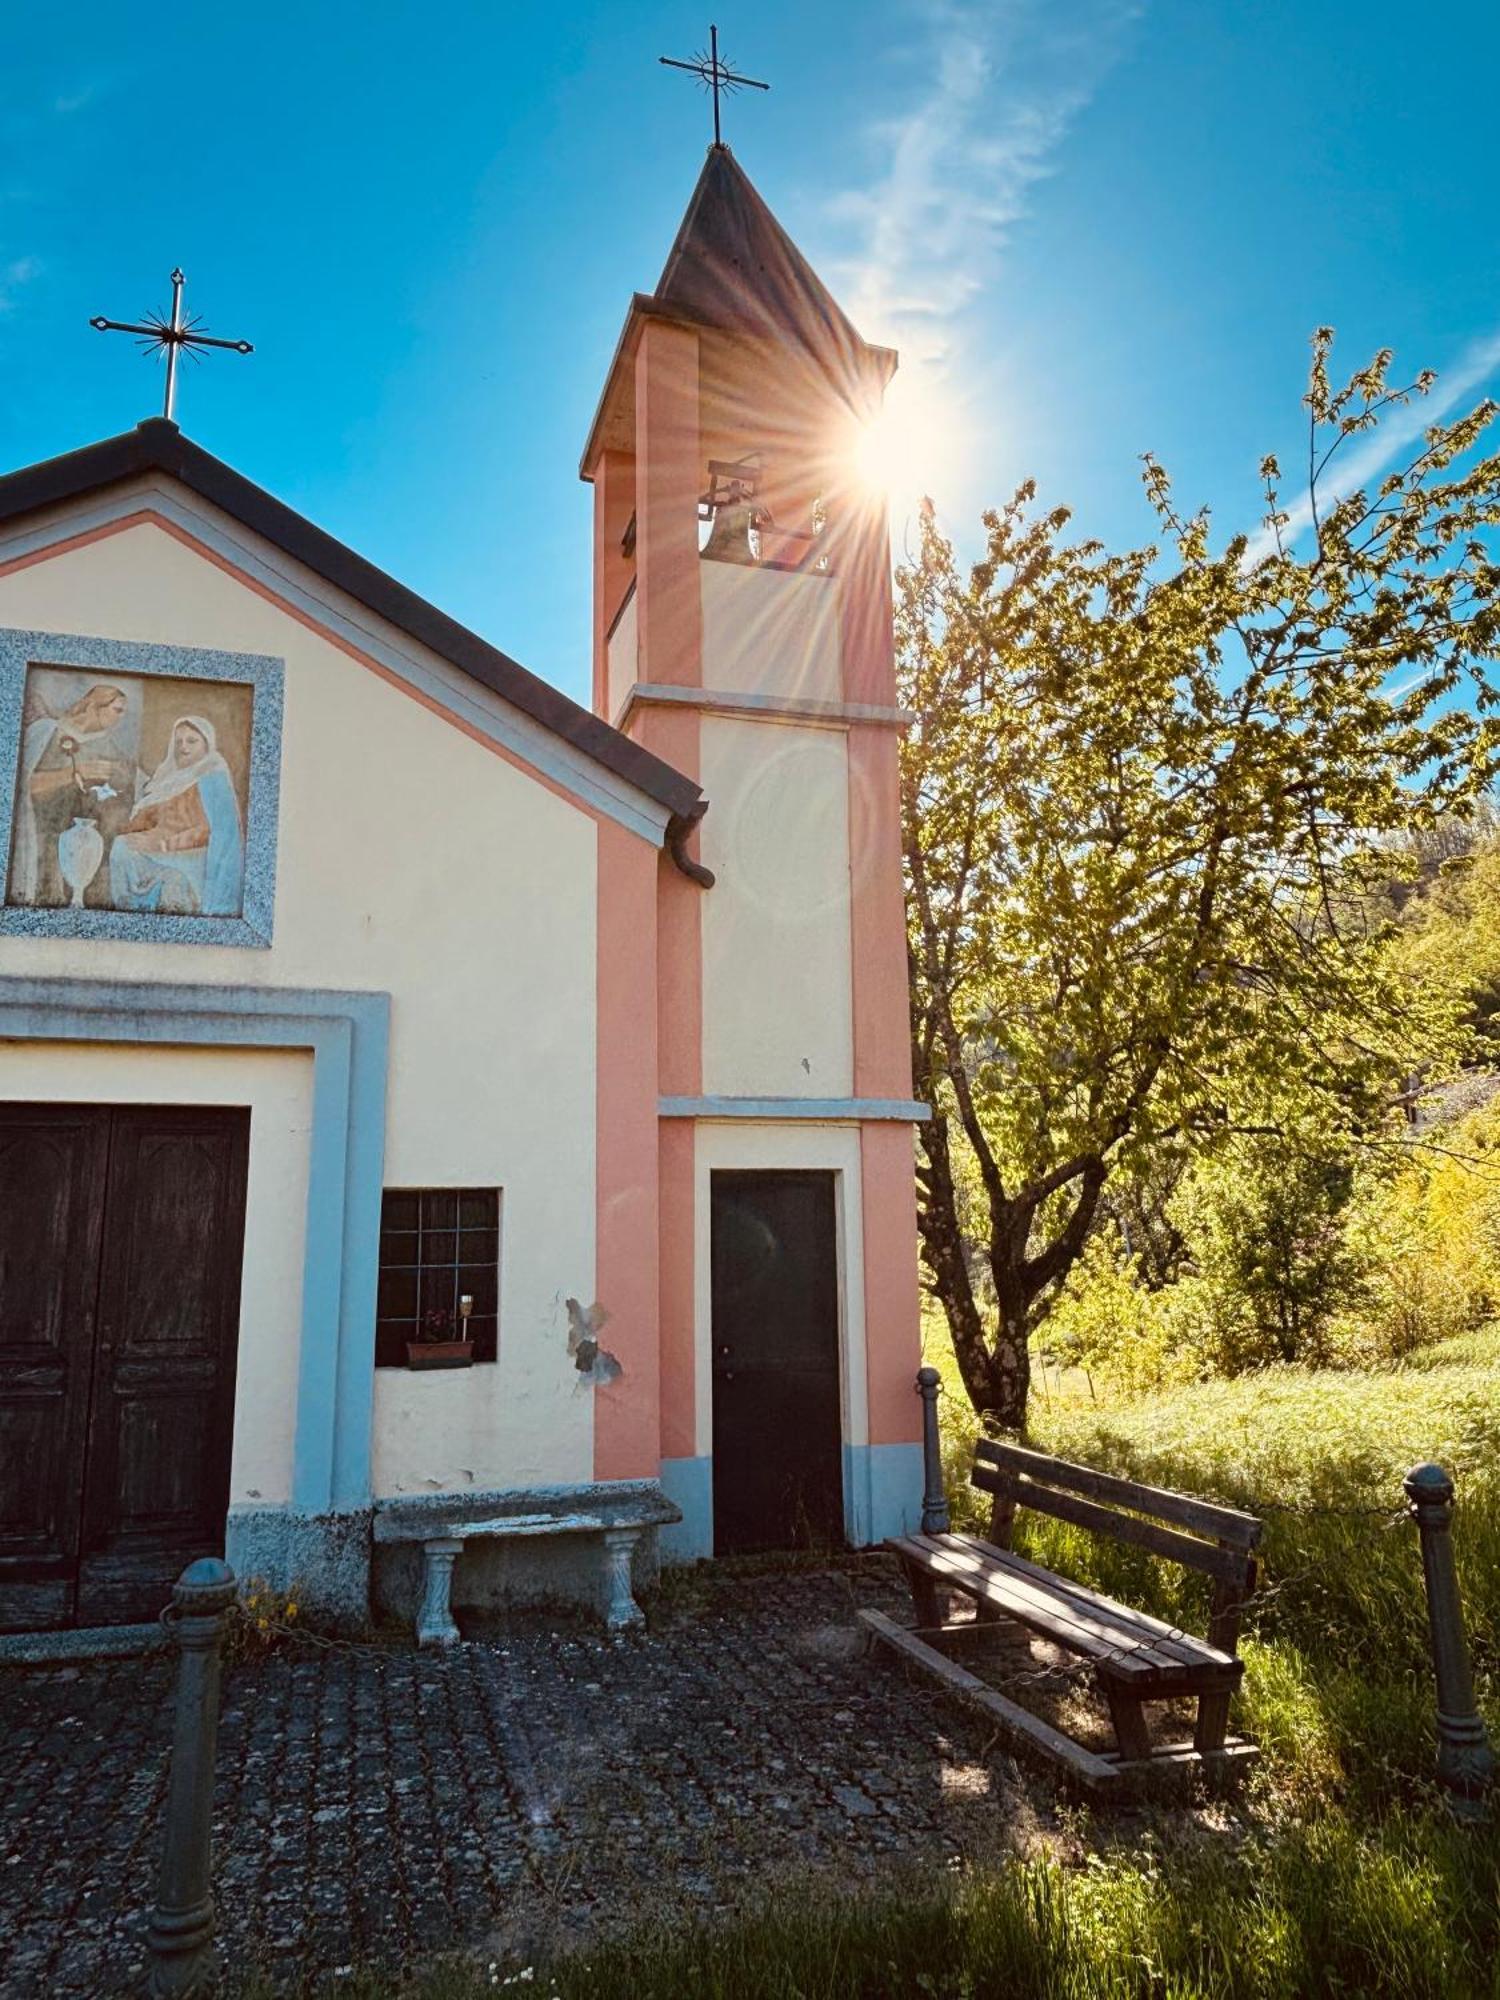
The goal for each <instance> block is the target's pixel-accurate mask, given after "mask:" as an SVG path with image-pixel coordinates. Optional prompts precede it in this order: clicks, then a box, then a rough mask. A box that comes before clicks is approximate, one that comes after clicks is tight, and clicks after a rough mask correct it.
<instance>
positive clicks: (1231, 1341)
mask: <svg viewBox="0 0 1500 2000" xmlns="http://www.w3.org/2000/svg"><path fill="white" fill-rule="evenodd" d="M1353 1187H1354V1167H1353V1162H1352V1159H1351V1158H1350V1155H1349V1152H1348V1150H1347V1149H1346V1148H1341V1147H1339V1146H1337V1145H1336V1144H1334V1145H1323V1146H1306V1145H1302V1144H1298V1143H1296V1142H1295V1139H1294V1140H1293V1142H1292V1143H1290V1144H1282V1143H1277V1142H1274V1141H1273V1142H1270V1143H1267V1142H1266V1141H1264V1140H1244V1139H1241V1140H1238V1141H1235V1142H1232V1143H1231V1144H1229V1145H1227V1146H1224V1147H1221V1148H1219V1149H1217V1150H1215V1151H1212V1152H1209V1153H1206V1154H1205V1155H1204V1156H1203V1157H1202V1158H1201V1159H1200V1160H1198V1161H1197V1162H1196V1164H1195V1165H1194V1167H1193V1168H1192V1170H1191V1171H1190V1172H1189V1173H1188V1174H1187V1175H1186V1177H1185V1178H1184V1180H1183V1182H1182V1184H1181V1186H1180V1187H1179V1189H1178V1190H1177V1193H1176V1196H1175V1197H1174V1200H1173V1203H1172V1210H1173V1216H1174V1220H1175V1221H1176V1222H1177V1226H1178V1228H1179V1230H1180V1232H1181V1234H1182V1237H1183V1241H1184V1244H1185V1245H1186V1251H1187V1256H1188V1258H1189V1259H1190V1261H1191V1264H1192V1268H1193V1277H1192V1278H1191V1279H1187V1280H1184V1281H1183V1283H1182V1285H1181V1286H1180V1287H1177V1288H1174V1290H1180V1291H1181V1292H1182V1293H1183V1294H1184V1297H1183V1298H1182V1299H1181V1301H1180V1302H1179V1311H1178V1315H1177V1317H1178V1322H1179V1335H1180V1338H1182V1339H1183V1341H1184V1344H1186V1345H1189V1346H1191V1347H1192V1348H1193V1349H1194V1350H1195V1351H1196V1352H1197V1353H1198V1354H1199V1355H1200V1356H1202V1358H1203V1359H1204V1361H1205V1362H1207V1363H1208V1365H1209V1366H1211V1367H1213V1368H1214V1369H1215V1370H1217V1371H1218V1372H1220V1373H1223V1374H1226V1375H1237V1374H1241V1373H1243V1372H1244V1370H1245V1369H1247V1368H1254V1367H1259V1366H1263V1365H1264V1364H1265V1363H1267V1362H1272V1361H1313V1362H1317V1361H1324V1360H1326V1359H1327V1358H1328V1353H1329V1346H1330V1335H1331V1330H1332V1326H1333V1322H1334V1319H1335V1316H1336V1314H1337V1313H1338V1311H1339V1309H1340V1307H1341V1306H1346V1305H1347V1302H1348V1300H1349V1297H1350V1295H1351V1293H1353V1292H1354V1291H1355V1289H1356V1288H1357V1284H1358V1278H1359V1270H1360V1265H1359V1260H1358V1258H1357V1256H1356V1255H1355V1253H1354V1251H1353V1249H1352V1247H1351V1245H1350V1243H1349V1240H1348V1238H1347V1235H1346V1232H1345V1227H1344V1211H1345V1210H1346V1208H1347V1207H1348V1203H1349V1199H1350V1195H1351V1194H1352V1192H1353ZM1194 1321H1196V1324H1193V1323H1192V1322H1194Z"/></svg>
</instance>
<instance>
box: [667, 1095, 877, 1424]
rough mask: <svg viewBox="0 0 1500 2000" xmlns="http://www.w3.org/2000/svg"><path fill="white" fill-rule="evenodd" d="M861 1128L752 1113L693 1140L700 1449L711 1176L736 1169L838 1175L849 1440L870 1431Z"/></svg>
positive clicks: (706, 1397)
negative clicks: (756, 1117) (765, 1118)
mask: <svg viewBox="0 0 1500 2000" xmlns="http://www.w3.org/2000/svg"><path fill="white" fill-rule="evenodd" d="M859 1158H860V1156H859V1128H858V1127H857V1126H854V1125H816V1124H813V1123H811V1122H808V1123H806V1124H802V1123H798V1124H784V1125H778V1124H773V1123H770V1122H766V1123H761V1122H759V1121H755V1122H752V1121H750V1120H748V1119H724V1120H722V1121H712V1122H701V1123H700V1124H699V1125H698V1127H697V1132H696V1136H695V1138H694V1142H693V1178H694V1195H693V1231H694V1255H693V1271H694V1278H693V1362H694V1430H695V1434H696V1435H695V1448H696V1450H697V1451H698V1452H699V1454H700V1455H702V1456H705V1457H706V1456H708V1455H709V1454H710V1453H711V1452H712V1451H713V1206H712V1191H713V1189H712V1182H713V1176H714V1174H715V1173H716V1172H717V1173H722V1172H727V1171H729V1170H730V1169H732V1168H760V1169H762V1170H765V1169H768V1168H777V1167H782V1168H822V1169H825V1170H827V1171H828V1172H831V1173H832V1174H833V1176H834V1210H835V1215H836V1218H837V1227H838V1260H839V1318H840V1325H839V1373H840V1388H841V1394H842V1399H843V1424H844V1443H845V1444H853V1445H862V1444H865V1443H867V1442H868V1440H869V1435H870V1425H869V1405H868V1399H867V1395H866V1376H865V1278H864V1271H865V1255H864V1227H863V1220H862V1217H863V1210H862V1207H861V1192H860V1164H859Z"/></svg>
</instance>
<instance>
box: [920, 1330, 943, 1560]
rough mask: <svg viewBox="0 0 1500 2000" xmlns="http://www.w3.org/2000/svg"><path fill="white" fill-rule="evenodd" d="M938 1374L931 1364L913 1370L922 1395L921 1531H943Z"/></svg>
mask: <svg viewBox="0 0 1500 2000" xmlns="http://www.w3.org/2000/svg"><path fill="white" fill-rule="evenodd" d="M941 1386H942V1377H941V1376H940V1375H939V1374H938V1372H937V1370H936V1369H935V1368H919V1369H918V1370H917V1394H918V1395H919V1396H920V1397H921V1398H922V1489H923V1490H922V1533H923V1534H924V1535H946V1534H947V1532H948V1496H947V1494H946V1493H945V1492H944V1490H943V1446H942V1441H941V1439H940V1438H939V1436H938V1413H937V1399H938V1394H939V1391H940V1389H941Z"/></svg>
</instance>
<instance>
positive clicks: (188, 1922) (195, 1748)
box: [146, 1556, 234, 2000]
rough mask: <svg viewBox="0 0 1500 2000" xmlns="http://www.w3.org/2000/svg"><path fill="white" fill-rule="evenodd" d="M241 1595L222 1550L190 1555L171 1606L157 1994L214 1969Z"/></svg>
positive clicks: (153, 1989) (155, 1927)
mask: <svg viewBox="0 0 1500 2000" xmlns="http://www.w3.org/2000/svg"><path fill="white" fill-rule="evenodd" d="M233 1602H234V1571H233V1570H232V1569H231V1568H230V1567H229V1565H228V1563H224V1562H220V1561H219V1560H218V1559H217V1557H214V1556H205V1557H203V1558H202V1560H201V1561H199V1562H195V1563H189V1564H188V1566H187V1568H186V1569H185V1570H184V1571H183V1572H182V1575H181V1576H180V1577H178V1579H177V1582H176V1583H175V1584H174V1586H173V1588H172V1609H171V1612H170V1613H169V1614H168V1616H169V1618H170V1621H171V1626H172V1630H173V1633H174V1635H175V1637H176V1640H177V1644H178V1648H179V1650H180V1653H181V1660H180V1663H179V1666H178V1672H177V1711H176V1715H175V1718H174V1720H173V1724H172V1764H171V1771H170V1775H169V1777H168V1782H167V1816H166V1829H165V1838H164V1839H163V1842H162V1857H161V1873H160V1875H159V1876H158V1878H157V1890H156V1908H155V1909H154V1910H153V1911H152V1912H151V1924H150V1928H149V1930H148V1931H147V1933H146V1945H147V1949H148V1950H149V1951H150V1953H151V1975H150V1980H149V1983H148V1986H147V1991H148V1992H149V1993H150V1994H151V1995H152V1996H153V2000H165V1996H168V1995H174V1996H175V1995H179V1994H185V1993H196V1992H198V1991H199V1990H200V1989H201V1987H202V1985H203V1983H204V1981H205V1980H206V1979H207V1978H208V1977H209V1975H210V1974H211V1972H212V1971H213V1948H212V1947H213V1934H214V1897H213V1886H212V1881H211V1878H210V1872H209V1842H210V1835H211V1832H212V1827H213V1800H214V1751H215V1747H216V1745H217V1742H218V1735H219V1643H220V1641H221V1640H222V1638H223V1636H224V1621H225V1616H226V1614H227V1612H228V1610H229V1607H230V1605H231V1604H232V1603H233Z"/></svg>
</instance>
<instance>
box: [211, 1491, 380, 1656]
mask: <svg viewBox="0 0 1500 2000" xmlns="http://www.w3.org/2000/svg"><path fill="white" fill-rule="evenodd" d="M371 1519H372V1515H371V1510H370V1509H369V1508H368V1507H364V1508H358V1509H356V1510H354V1511H353V1512H351V1513H347V1514H299V1513H297V1512H295V1511H294V1510H293V1509H292V1508H290V1507H234V1508H231V1509H230V1514H229V1520H228V1522H227V1524H226V1526H225V1529H224V1560H225V1561H226V1562H227V1563H228V1564H229V1567H230V1568H231V1569H232V1570H233V1571H234V1574H235V1581H236V1582H237V1583H238V1584H239V1587H240V1589H241V1591H243V1590H244V1589H245V1588H246V1587H247V1585H249V1584H251V1583H262V1584H266V1585H268V1586H269V1587H270V1588H271V1589H272V1590H275V1591H286V1592H288V1593H289V1594H291V1595H293V1596H294V1597H295V1599H296V1603H297V1611H298V1616H299V1617H301V1618H305V1619H306V1620H307V1622H308V1624H309V1625H311V1626H313V1627H314V1628H322V1629H324V1630H328V1629H330V1628H331V1629H333V1630H335V1631H355V1630H362V1629H363V1628H364V1627H365V1626H367V1625H368V1624H369V1622H370V1523H371Z"/></svg>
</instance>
